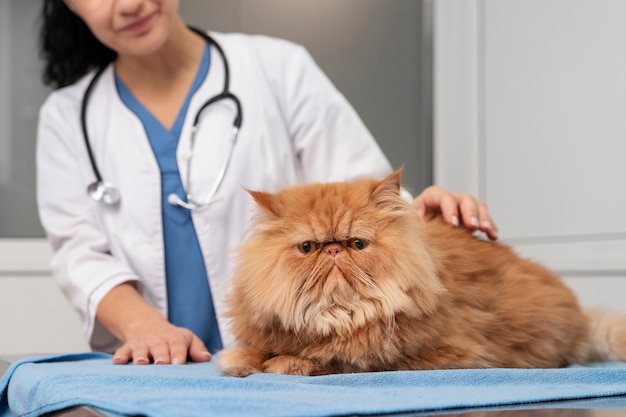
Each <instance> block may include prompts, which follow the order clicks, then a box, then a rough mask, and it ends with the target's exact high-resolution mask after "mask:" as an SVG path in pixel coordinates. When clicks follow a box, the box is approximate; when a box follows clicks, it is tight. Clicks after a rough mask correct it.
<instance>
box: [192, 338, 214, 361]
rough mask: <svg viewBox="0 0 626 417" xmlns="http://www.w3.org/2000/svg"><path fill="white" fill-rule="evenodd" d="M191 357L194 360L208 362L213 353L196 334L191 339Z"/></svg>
mask: <svg viewBox="0 0 626 417" xmlns="http://www.w3.org/2000/svg"><path fill="white" fill-rule="evenodd" d="M189 357H190V358H191V360H192V361H194V362H207V361H210V360H211V354H210V353H209V351H208V349H207V348H206V346H204V343H202V340H200V339H199V338H198V337H196V336H195V335H194V336H193V338H192V340H191V345H190V346H189Z"/></svg>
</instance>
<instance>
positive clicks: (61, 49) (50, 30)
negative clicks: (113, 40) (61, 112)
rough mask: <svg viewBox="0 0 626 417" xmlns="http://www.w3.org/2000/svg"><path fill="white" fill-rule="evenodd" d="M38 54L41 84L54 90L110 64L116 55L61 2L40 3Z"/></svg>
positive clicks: (46, 1)
mask: <svg viewBox="0 0 626 417" xmlns="http://www.w3.org/2000/svg"><path fill="white" fill-rule="evenodd" d="M40 18H41V29H40V33H39V53H40V55H41V58H42V59H43V60H44V63H45V66H44V70H43V77H42V78H43V82H44V84H46V85H48V86H52V87H55V88H60V87H64V86H66V85H70V84H72V83H74V82H76V81H77V80H78V79H80V78H81V77H82V76H84V75H85V74H87V73H88V72H89V71H90V70H92V69H95V68H102V67H104V66H106V65H108V64H109V63H110V62H112V61H113V60H114V59H115V58H116V56H117V53H116V52H115V51H113V50H112V49H110V48H108V47H107V46H105V45H103V44H102V43H101V42H100V41H99V40H98V39H96V37H95V36H93V34H92V33H91V31H90V30H89V28H88V27H87V25H86V24H85V23H84V22H83V20H82V19H81V18H80V17H78V16H77V15H76V14H74V12H72V11H71V10H70V9H69V8H68V7H67V5H66V4H65V3H64V2H63V0H43V8H42V11H41V16H40Z"/></svg>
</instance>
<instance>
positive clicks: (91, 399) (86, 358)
mask: <svg viewBox="0 0 626 417" xmlns="http://www.w3.org/2000/svg"><path fill="white" fill-rule="evenodd" d="M624 394H626V363H622V362H615V363H597V364H592V365H590V366H585V367H583V366H572V367H569V368H562V369H462V370H442V371H397V372H376V373H359V374H343V375H326V376H319V377H300V376H289V375H273V374H255V375H251V376H249V377H247V378H234V377H225V376H221V375H219V373H218V371H217V370H216V369H215V363H214V362H207V363H192V364H186V365H160V366H134V365H126V366H123V365H113V364H112V362H111V356H109V355H105V354H99V353H85V354H76V355H59V356H48V357H38V358H30V359H25V360H22V361H19V362H16V363H14V364H13V365H12V366H11V367H10V368H9V370H8V371H7V372H6V373H5V375H4V376H3V377H2V379H1V380H0V395H1V399H0V416H2V417H5V416H38V415H41V414H43V413H48V412H52V411H56V410H60V409H63V408H66V407H71V406H75V405H89V406H92V407H94V408H96V409H98V410H101V411H103V412H105V413H113V414H122V415H137V414H140V415H145V416H149V417H160V416H167V417H171V416H189V417H193V416H202V417H206V416H213V415H215V416H237V417H241V416H255V417H258V416H272V417H276V416H343V415H371V414H384V413H401V412H417V411H428V410H443V409H452V408H465V407H488V406H505V405H512V404H528V403H533V402H539V401H550V400H567V399H582V398H606V397H613V398H615V396H619V395H624ZM621 406H622V407H626V402H622V403H621Z"/></svg>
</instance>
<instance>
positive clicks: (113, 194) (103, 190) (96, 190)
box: [87, 181, 120, 206]
mask: <svg viewBox="0 0 626 417" xmlns="http://www.w3.org/2000/svg"><path fill="white" fill-rule="evenodd" d="M87 194H89V197H91V198H92V199H93V200H94V201H97V202H99V203H104V204H107V205H111V206H113V205H116V204H118V203H119V202H120V191H119V190H118V189H117V188H116V187H115V186H114V185H113V184H111V183H109V182H105V181H96V182H92V183H91V184H89V186H87Z"/></svg>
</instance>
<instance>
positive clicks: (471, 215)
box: [457, 194, 480, 230]
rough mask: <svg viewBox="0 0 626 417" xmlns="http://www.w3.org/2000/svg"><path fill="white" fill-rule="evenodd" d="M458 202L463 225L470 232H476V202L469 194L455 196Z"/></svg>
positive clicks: (477, 210) (477, 222) (477, 211)
mask: <svg viewBox="0 0 626 417" xmlns="http://www.w3.org/2000/svg"><path fill="white" fill-rule="evenodd" d="M457 198H458V199H459V200H460V201H459V208H460V210H461V217H462V219H463V225H464V226H465V227H467V228H468V229H470V230H476V229H478V228H479V227H480V222H479V219H478V213H479V209H478V202H477V201H476V199H475V198H474V197H473V196H471V195H469V194H460V195H458V196H457Z"/></svg>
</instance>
